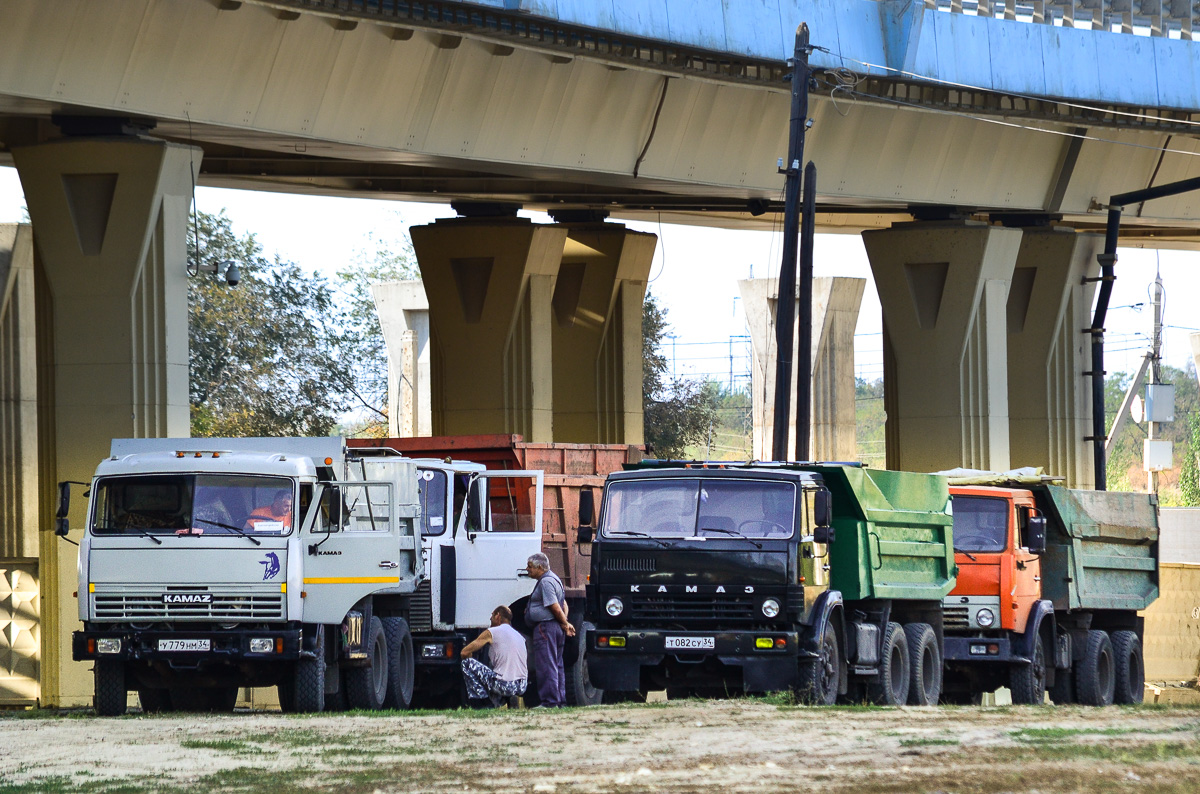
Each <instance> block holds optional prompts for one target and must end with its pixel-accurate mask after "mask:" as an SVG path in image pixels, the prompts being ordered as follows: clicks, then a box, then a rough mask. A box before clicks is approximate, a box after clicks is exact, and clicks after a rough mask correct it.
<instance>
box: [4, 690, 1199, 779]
mask: <svg viewBox="0 0 1200 794" xmlns="http://www.w3.org/2000/svg"><path fill="white" fill-rule="evenodd" d="M297 789H299V790H305V789H312V790H314V791H315V790H321V791H344V792H365V793H366V794H371V793H373V792H393V791H397V792H399V791H403V792H412V791H432V792H441V791H485V792H510V791H525V792H528V791H532V792H609V791H615V792H627V791H628V792H632V791H664V792H676V791H710V790H711V791H722V792H742V791H746V792H751V791H753V792H763V791H775V790H799V789H806V790H808V789H812V790H820V791H822V792H850V791H853V792H918V791H920V792H926V791H928V792H934V791H943V792H1010V791H1011V792H1055V794H1058V793H1059V792H1067V791H1089V792H1091V791H1165V792H1196V791H1200V707H1196V706H1182V705H1174V706H1159V705H1146V706H1139V707H1113V708H1107V709H1093V708H1084V707H1052V706H1041V707H1013V706H999V707H984V708H973V707H955V708H950V707H941V708H901V709H896V708H874V707H834V708H807V707H800V706H794V705H791V704H790V703H788V702H787V701H785V700H784V699H782V698H775V699H772V698H768V699H740V700H727V701H699V700H686V701H672V702H669V703H668V702H661V703H648V704H637V705H632V704H630V705H620V706H601V707H594V708H586V709H562V710H554V711H550V710H542V709H534V710H524V709H520V710H514V711H509V710H507V709H502V710H499V711H451V712H407V713H401V712H376V713H364V712H352V713H348V714H331V715H321V716H290V715H289V716H284V715H281V714H267V713H250V712H243V713H235V714H233V715H222V716H207V715H187V716H177V715H169V716H141V715H136V714H132V715H130V716H127V717H122V718H118V719H98V718H96V717H94V716H93V715H92V714H91V713H90V712H74V713H62V714H60V713H54V712H45V711H42V712H24V713H21V712H0V794H4V793H6V792H13V791H83V792H129V791H155V792H191V791H202V792H211V791H239V792H268V791H269V792H272V793H273V794H278V793H279V792H285V791H292V790H297Z"/></svg>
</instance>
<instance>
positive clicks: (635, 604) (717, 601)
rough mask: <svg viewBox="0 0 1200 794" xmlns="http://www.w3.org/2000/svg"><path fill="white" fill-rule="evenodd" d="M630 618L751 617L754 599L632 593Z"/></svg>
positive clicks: (755, 607)
mask: <svg viewBox="0 0 1200 794" xmlns="http://www.w3.org/2000/svg"><path fill="white" fill-rule="evenodd" d="M628 614H629V617H630V619H631V620H649V621H662V620H679V621H682V620H703V621H726V620H754V619H755V617H761V616H760V615H758V613H757V603H756V602H755V601H753V600H752V599H750V598H746V597H744V596H701V597H696V596H691V597H685V596H676V595H662V594H659V595H634V596H631V597H630V604H629V613H628Z"/></svg>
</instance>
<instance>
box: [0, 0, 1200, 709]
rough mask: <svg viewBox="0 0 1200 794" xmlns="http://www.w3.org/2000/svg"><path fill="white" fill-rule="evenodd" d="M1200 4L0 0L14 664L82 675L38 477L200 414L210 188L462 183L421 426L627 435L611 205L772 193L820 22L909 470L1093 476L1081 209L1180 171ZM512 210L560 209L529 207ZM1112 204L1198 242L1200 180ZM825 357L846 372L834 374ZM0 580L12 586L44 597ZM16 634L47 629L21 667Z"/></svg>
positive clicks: (442, 262)
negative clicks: (189, 241) (197, 328)
mask: <svg viewBox="0 0 1200 794" xmlns="http://www.w3.org/2000/svg"><path fill="white" fill-rule="evenodd" d="M1192 13H1193V12H1192V9H1191V6H1190V4H1189V3H1175V2H1161V3H1159V2H1136V0H1135V1H1134V2H1130V0H1124V2H1122V0H1069V1H1068V2H1033V3H1028V4H1017V3H999V2H986V1H985V0H981V1H980V2H978V3H976V4H974V5H972V4H959V3H957V2H955V3H953V4H952V5H950V6H947V7H945V8H943V7H939V6H938V4H936V3H932V2H930V3H926V4H922V3H919V2H897V1H896V0H883V2H876V1H875V0H848V2H840V3H826V2H815V1H814V0H759V1H758V2H753V3H751V2H746V3H725V2H718V0H621V2H616V0H611V1H610V0H590V1H589V0H482V1H481V2H423V3H410V2H399V1H396V0H270V1H268V0H245V2H239V1H238V0H126V2H122V3H119V4H111V3H109V4H100V3H77V2H71V1H70V0H36V1H35V0H12V1H11V2H8V3H5V4H4V6H3V8H2V9H0V164H13V165H15V166H16V167H17V169H18V171H19V173H20V177H21V180H22V184H23V186H24V189H25V193H26V198H27V202H28V206H29V211H30V215H31V218H32V222H33V226H34V228H36V230H37V233H36V236H34V235H32V234H31V232H30V230H29V229H28V228H27V227H22V228H19V229H18V228H10V229H9V230H6V231H4V232H3V233H2V234H0V350H2V351H3V356H2V357H0V384H2V386H0V389H2V390H0V418H2V420H3V422H2V426H3V427H4V428H5V432H4V435H3V442H2V447H3V450H2V452H0V473H2V474H3V477H0V557H2V558H5V559H7V560H12V561H14V562H12V563H11V564H9V563H5V564H6V565H8V566H9V567H8V569H6V570H10V571H21V572H23V573H22V574H21V576H24V577H26V578H27V577H28V576H34V578H35V579H34V580H35V581H38V582H40V592H41V593H42V609H41V611H42V614H43V619H42V621H41V623H40V624H38V623H37V621H33V623H30V621H29V620H28V619H26V618H20V619H19V620H18V619H17V618H12V617H11V615H13V614H16V612H15V611H13V610H11V609H10V611H9V612H8V613H6V614H9V615H10V618H9V619H8V624H7V625H8V628H7V631H8V632H9V635H11V638H10V641H9V646H8V647H9V648H10V649H17V650H10V651H9V655H10V659H9V660H8V662H7V664H8V668H7V669H8V672H7V677H5V675H6V674H5V672H4V671H3V670H0V678H2V679H3V681H7V682H9V683H8V684H4V685H5V686H8V687H9V691H17V689H19V688H20V687H22V686H24V687H25V688H26V689H24V690H21V691H27V690H28V689H29V687H33V689H35V690H37V691H38V692H39V693H40V694H38V695H36V696H39V697H41V698H42V699H43V700H44V701H46V702H52V703H54V702H57V703H77V702H83V701H84V700H86V698H87V697H88V695H89V693H90V683H89V682H88V680H87V679H86V676H85V675H84V671H82V670H79V669H76V668H77V667H78V666H76V665H73V664H72V663H70V662H69V661H68V660H67V659H65V658H64V657H63V654H62V649H63V648H65V647H66V646H65V645H62V644H60V642H59V640H61V638H63V637H65V636H67V633H68V632H69V630H70V629H71V627H72V625H73V623H74V618H73V617H70V613H71V610H72V609H73V603H74V602H73V601H71V599H70V598H69V597H67V598H64V597H63V596H64V594H66V593H69V592H70V591H71V590H72V589H73V583H72V582H73V570H74V561H73V557H72V554H71V551H73V550H71V549H66V548H60V545H58V543H57V541H55V540H54V539H53V538H52V536H50V535H48V530H49V527H50V525H51V521H50V520H49V515H50V514H51V512H52V491H53V485H54V483H55V482H56V481H59V480H66V479H72V480H86V479H87V478H88V476H89V474H90V472H91V471H92V470H93V468H94V466H95V463H96V461H98V460H99V459H100V458H101V457H102V456H103V455H105V454H106V453H107V450H108V443H109V439H111V438H113V437H124V436H157V435H186V434H187V432H188V405H187V394H188V390H187V361H188V359H187V328H186V275H185V239H186V223H187V208H188V206H189V200H190V195H191V193H192V191H193V186H194V185H195V184H202V185H214V186H228V187H241V188H254V189H263V190H278V191H291V192H307V193H320V194H334V195H346V196H370V197H378V198H388V199H415V200H422V201H431V200H433V201H446V202H453V203H455V205H456V206H457V207H459V208H460V214H461V217H460V218H458V219H454V220H449V221H440V222H438V223H435V224H431V225H430V226H427V227H422V228H419V229H415V230H414V232H413V237H414V243H415V246H416V250H417V254H418V258H419V260H420V264H421V267H422V271H423V275H424V280H425V289H426V293H427V294H428V300H429V307H430V323H431V345H432V358H433V361H432V365H431V372H432V373H433V374H432V375H431V377H432V380H433V396H432V397H431V399H432V401H433V403H434V406H433V418H432V422H433V430H434V432H497V431H499V432H505V431H506V432H522V433H524V434H525V435H526V436H527V437H528V438H529V439H530V440H567V441H625V442H634V443H636V442H638V441H640V440H641V406H640V400H641V397H640V389H639V386H638V384H639V383H640V361H641V355H640V304H641V299H642V295H643V292H644V289H645V281H646V276H647V272H648V268H649V264H650V260H651V257H652V254H653V249H654V244H655V240H654V238H653V236H651V235H644V234H638V233H634V232H631V231H629V230H627V229H626V228H625V227H624V226H623V225H621V224H620V223H614V222H612V221H606V219H607V218H614V219H633V218H648V217H655V218H658V217H662V219H663V220H668V221H675V222H690V223H697V224H705V225H721V226H729V227H736V228H771V227H772V226H773V225H774V224H775V223H776V222H777V220H778V218H777V215H778V212H779V210H780V208H781V205H782V196H781V189H782V183H783V179H782V177H781V176H780V174H779V173H778V170H777V166H776V160H777V158H779V157H780V156H782V155H784V154H785V152H786V135H787V122H788V90H789V89H788V86H787V85H786V84H785V83H784V82H783V80H782V78H783V75H784V73H785V72H786V71H787V65H786V59H787V58H788V57H789V56H790V55H791V49H792V40H793V39H792V37H793V31H794V30H795V28H796V26H797V25H798V24H799V23H800V22H807V23H808V24H809V26H810V28H811V30H812V42H813V44H814V45H816V46H817V47H818V49H816V50H815V51H814V52H813V53H812V62H813V64H814V66H815V67H816V68H817V73H816V77H815V82H814V85H813V88H812V91H813V95H814V96H813V100H812V104H811V116H812V120H813V126H812V129H811V130H810V131H809V137H808V149H807V155H808V157H810V158H812V159H813V160H814V161H815V162H816V163H817V165H818V168H819V169H820V175H819V185H818V218H819V223H820V225H821V227H822V228H823V229H824V230H826V231H837V230H840V231H845V232H855V233H858V232H862V233H864V239H865V241H866V244H867V250H868V254H869V256H870V257H871V260H872V267H873V269H874V272H875V278H876V281H877V284H878V287H879V291H880V295H881V300H882V302H883V306H884V316H885V360H886V365H885V379H886V381H887V384H888V386H887V390H888V397H887V410H888V420H889V426H888V464H889V466H893V467H897V468H911V469H931V468H943V467H948V466H953V465H972V466H983V467H1001V466H1007V465H1008V464H1009V462H1010V460H1011V461H1012V462H1014V463H1016V462H1020V463H1040V464H1042V465H1046V466H1047V467H1048V468H1050V469H1052V470H1054V471H1057V472H1061V473H1063V474H1065V475H1066V476H1067V477H1068V478H1070V479H1071V481H1072V482H1074V483H1076V484H1080V485H1086V484H1088V483H1089V481H1090V480H1089V476H1090V475H1089V473H1088V471H1087V460H1088V447H1087V444H1086V442H1085V441H1084V436H1086V435H1087V433H1088V425H1089V421H1090V408H1089V404H1088V400H1087V389H1086V384H1085V381H1084V378H1083V372H1084V370H1085V369H1086V368H1087V367H1086V365H1085V364H1084V363H1083V354H1084V348H1085V345H1086V344H1087V340H1086V337H1085V335H1084V334H1083V333H1082V332H1081V329H1083V328H1086V327H1087V326H1088V325H1089V323H1090V319H1089V308H1090V305H1091V302H1092V285H1091V283H1090V282H1085V281H1084V279H1085V278H1086V277H1089V276H1090V275H1093V274H1094V270H1095V265H1094V254H1095V253H1096V251H1097V249H1098V247H1099V241H1098V239H1097V237H1096V235H1094V234H1092V232H1094V231H1095V230H1096V229H1098V228H1100V226H1101V225H1102V223H1103V217H1104V209H1105V204H1106V202H1107V198H1108V197H1109V196H1111V195H1113V194H1116V193H1121V192H1125V191H1129V190H1133V189H1139V188H1144V187H1147V186H1150V185H1154V184H1161V183H1163V182H1170V181H1175V180H1178V179H1182V178H1186V177H1192V176H1196V175H1198V172H1197V168H1196V166H1195V163H1196V155H1197V154H1198V153H1200V148H1198V147H1197V143H1196V140H1195V138H1194V130H1195V127H1196V124H1197V117H1196V113H1197V112H1200V51H1198V50H1197V49H1196V47H1197V45H1196V44H1195V43H1193V42H1192V40H1191V36H1192V31H1193V19H1192ZM1118 31H1124V32H1118ZM1141 33H1147V34H1154V35H1140V34H1141ZM518 206H521V207H527V208H531V209H544V210H547V211H549V212H550V213H551V216H552V217H553V218H554V221H555V222H554V223H551V224H532V223H530V222H527V221H523V220H518V219H517V218H516V217H515V208H516V207H518ZM1126 209H1127V212H1126V220H1127V223H1126V226H1125V228H1124V230H1123V234H1124V241H1125V243H1126V244H1142V245H1158V246H1176V247H1188V248H1191V247H1195V246H1196V245H1197V244H1198V243H1200V202H1197V201H1196V199H1195V198H1194V197H1193V196H1190V195H1185V196H1179V197H1175V198H1162V199H1156V200H1153V201H1147V202H1145V203H1144V204H1142V205H1140V206H1138V207H1136V208H1126ZM310 220H311V219H300V220H299V221H298V222H309V221H310ZM760 292H761V291H760ZM761 301H762V304H763V305H762V307H761V309H762V310H763V311H765V312H768V313H769V312H771V311H773V308H772V300H771V298H770V296H769V295H766V294H765V293H763V294H762V296H761ZM830 302H831V305H833V304H836V303H837V296H831V297H830ZM832 336H837V335H836V334H834V335H832ZM1010 348H1012V349H1019V350H1020V351H1021V355H1020V356H1019V357H1017V356H1009V354H1008V351H1009V349H1010ZM822 360H824V359H822ZM834 369H837V370H838V372H841V373H843V375H842V377H843V378H844V377H845V375H848V374H849V373H850V372H852V369H846V368H844V367H843V368H837V367H831V368H830V369H829V370H827V371H825V372H824V373H822V372H818V374H817V377H818V378H829V379H835V377H836V376H835V373H834V372H833V370H834ZM931 384H936V388H930V385H931ZM831 393H833V392H831ZM834 402H836V399H835V400H834ZM816 452H817V453H820V450H817V451H816ZM818 456H819V454H818ZM72 518H73V525H75V526H80V525H82V521H83V517H82V511H81V510H79V509H78V508H77V514H76V515H74V516H73V517H72ZM43 538H47V539H46V540H43ZM60 550H61V551H62V553H61V554H60ZM14 577H15V578H14ZM9 578H10V580H11V581H13V582H16V581H17V580H18V579H19V578H20V577H17V576H16V574H13V576H12V577H9ZM21 581H25V580H24V579H21ZM10 590H11V591H12V593H10V594H9V595H8V596H7V597H8V598H9V599H10V602H11V603H16V602H15V601H13V599H16V598H18V596H17V595H13V593H18V591H20V592H21V593H27V592H28V590H27V589H26V590H21V588H20V587H17V586H12V587H10ZM35 590H37V588H35ZM20 598H23V599H24V598H26V597H25V596H20ZM26 600H28V599H26ZM21 603H25V601H22V602H21ZM65 604H69V605H71V608H70V609H67V608H64V605H65ZM21 621H24V622H21ZM38 625H40V626H41V629H40V631H41V634H40V639H37V635H36V631H38V630H39V629H38V628H37V627H38ZM31 626H32V628H31ZM30 643H33V645H32V646H30ZM28 647H35V648H36V647H40V649H41V650H40V653H41V658H40V667H39V668H37V669H38V672H37V673H36V674H33V676H32V677H31V674H30V673H29V671H28V670H29V668H28V664H29V663H30V660H31V659H32V658H33V656H34V655H35V652H33V651H28V650H27V649H28ZM21 649H26V650H21ZM23 665H24V666H23ZM13 682H16V683H13ZM21 682H24V683H21ZM30 682H33V683H30Z"/></svg>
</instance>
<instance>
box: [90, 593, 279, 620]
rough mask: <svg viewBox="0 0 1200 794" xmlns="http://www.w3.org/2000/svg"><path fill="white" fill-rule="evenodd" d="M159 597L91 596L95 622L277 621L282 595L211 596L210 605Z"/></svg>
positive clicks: (130, 595) (124, 594)
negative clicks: (175, 601) (172, 602)
mask: <svg viewBox="0 0 1200 794" xmlns="http://www.w3.org/2000/svg"><path fill="white" fill-rule="evenodd" d="M162 596H163V594H162V593H120V594H102V593H96V594H95V595H94V598H95V602H94V603H95V605H96V612H95V614H96V620H128V621H135V622H136V621H152V620H234V621H238V622H243V621H247V620H273V619H274V620H280V619H282V618H283V599H284V596H283V593H213V594H212V603H210V604H164V603H163V601H162Z"/></svg>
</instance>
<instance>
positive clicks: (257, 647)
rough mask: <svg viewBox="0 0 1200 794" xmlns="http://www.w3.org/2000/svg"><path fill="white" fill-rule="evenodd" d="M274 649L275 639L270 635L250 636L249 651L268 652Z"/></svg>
mask: <svg viewBox="0 0 1200 794" xmlns="http://www.w3.org/2000/svg"><path fill="white" fill-rule="evenodd" d="M273 650H275V641H274V640H273V639H271V638H270V637H251V638H250V653H270V652H271V651H273Z"/></svg>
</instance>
